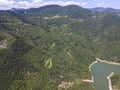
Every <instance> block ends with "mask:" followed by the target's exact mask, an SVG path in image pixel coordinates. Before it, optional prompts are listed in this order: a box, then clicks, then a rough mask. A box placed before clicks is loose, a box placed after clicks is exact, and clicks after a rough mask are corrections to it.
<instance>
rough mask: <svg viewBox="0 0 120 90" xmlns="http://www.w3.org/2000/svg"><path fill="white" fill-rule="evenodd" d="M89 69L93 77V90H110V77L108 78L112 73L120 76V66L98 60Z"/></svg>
mask: <svg viewBox="0 0 120 90" xmlns="http://www.w3.org/2000/svg"><path fill="white" fill-rule="evenodd" d="M89 69H90V73H91V75H92V77H93V80H92V81H93V82H92V84H93V86H94V88H95V90H112V86H110V85H111V81H110V80H109V78H110V77H108V76H110V75H111V74H113V73H116V74H117V73H119V74H120V64H118V63H114V62H107V61H102V60H100V59H97V60H96V61H95V62H93V63H92V64H91V66H90V67H89Z"/></svg>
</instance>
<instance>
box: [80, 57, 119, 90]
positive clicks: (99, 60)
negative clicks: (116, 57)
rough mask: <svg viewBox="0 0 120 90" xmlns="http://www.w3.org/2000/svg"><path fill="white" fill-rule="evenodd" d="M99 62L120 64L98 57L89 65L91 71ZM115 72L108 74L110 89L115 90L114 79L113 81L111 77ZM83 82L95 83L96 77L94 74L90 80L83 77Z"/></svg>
mask: <svg viewBox="0 0 120 90" xmlns="http://www.w3.org/2000/svg"><path fill="white" fill-rule="evenodd" d="M98 62H103V63H107V64H112V65H120V63H116V62H109V61H106V60H101V59H99V58H96V60H95V61H93V62H92V63H91V64H90V65H89V71H91V67H92V66H93V65H94V64H96V63H98ZM113 74H114V72H112V73H111V74H110V75H108V76H107V79H108V83H109V90H113V88H112V81H111V77H112V76H113ZM82 81H83V82H89V83H93V82H94V77H93V76H92V79H91V80H89V79H83V80H82Z"/></svg>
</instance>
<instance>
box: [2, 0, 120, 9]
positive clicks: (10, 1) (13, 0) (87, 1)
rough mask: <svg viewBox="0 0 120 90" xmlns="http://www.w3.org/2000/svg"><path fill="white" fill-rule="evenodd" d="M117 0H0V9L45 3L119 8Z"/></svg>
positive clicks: (27, 6)
mask: <svg viewBox="0 0 120 90" xmlns="http://www.w3.org/2000/svg"><path fill="white" fill-rule="evenodd" d="M119 2H120V1H118V0H114V1H113V0H0V10H9V9H11V8H25V9H28V8H38V7H42V6H46V5H53V4H55V5H60V6H67V5H78V6H81V7H83V8H95V7H104V8H107V7H110V8H115V9H120V3H119Z"/></svg>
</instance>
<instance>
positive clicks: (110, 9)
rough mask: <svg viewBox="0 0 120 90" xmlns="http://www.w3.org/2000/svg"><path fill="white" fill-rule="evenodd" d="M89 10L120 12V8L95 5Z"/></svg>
mask: <svg viewBox="0 0 120 90" xmlns="http://www.w3.org/2000/svg"><path fill="white" fill-rule="evenodd" d="M89 10H90V11H97V12H111V13H120V10H119V9H114V8H103V7H95V8H90V9H89Z"/></svg>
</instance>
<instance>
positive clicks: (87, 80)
mask: <svg viewBox="0 0 120 90" xmlns="http://www.w3.org/2000/svg"><path fill="white" fill-rule="evenodd" d="M82 81H83V82H88V83H93V82H94V77H93V76H92V79H91V80H90V79H82Z"/></svg>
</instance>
